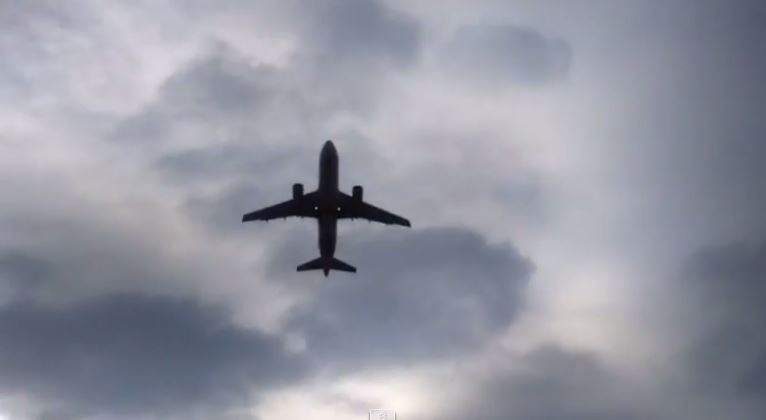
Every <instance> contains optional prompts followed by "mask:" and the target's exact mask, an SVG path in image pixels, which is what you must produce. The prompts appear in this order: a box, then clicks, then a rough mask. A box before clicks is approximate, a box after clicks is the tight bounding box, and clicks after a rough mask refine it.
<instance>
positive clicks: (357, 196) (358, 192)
mask: <svg viewBox="0 0 766 420" xmlns="http://www.w3.org/2000/svg"><path fill="white" fill-rule="evenodd" d="M351 195H352V197H354V200H356V201H362V197H363V196H364V189H363V188H362V186H361V185H354V188H353V189H352V190H351Z"/></svg>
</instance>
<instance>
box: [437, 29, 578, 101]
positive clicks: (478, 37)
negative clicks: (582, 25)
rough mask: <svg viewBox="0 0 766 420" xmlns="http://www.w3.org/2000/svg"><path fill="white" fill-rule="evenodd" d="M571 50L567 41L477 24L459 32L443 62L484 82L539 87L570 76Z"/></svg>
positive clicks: (528, 31)
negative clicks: (541, 84)
mask: <svg viewBox="0 0 766 420" xmlns="http://www.w3.org/2000/svg"><path fill="white" fill-rule="evenodd" d="M572 56H573V52H572V47H571V45H570V44H569V43H568V42H567V41H565V40H564V39H562V38H560V37H556V36H547V35H544V34H542V33H540V32H538V31H537V30H535V29H532V28H526V27H520V26H515V25H511V24H476V25H470V26H464V27H461V28H459V29H458V30H457V32H456V33H455V35H454V36H453V38H452V39H451V40H450V41H449V42H448V44H447V45H446V47H445V48H444V51H442V57H441V62H442V63H443V65H444V66H445V67H446V68H447V69H449V70H453V71H457V72H459V73H460V74H462V75H463V76H465V77H467V78H470V79H473V80H475V81H477V82H481V83H490V84H492V85H493V86H497V82H512V83H525V84H539V83H545V82H550V81H555V80H559V79H561V78H563V77H564V76H566V75H567V73H568V72H569V70H570V67H571V64H572Z"/></svg>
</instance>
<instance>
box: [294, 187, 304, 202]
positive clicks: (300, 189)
mask: <svg viewBox="0 0 766 420" xmlns="http://www.w3.org/2000/svg"><path fill="white" fill-rule="evenodd" d="M301 197H303V184H293V199H295V200H297V199H299V198H301Z"/></svg>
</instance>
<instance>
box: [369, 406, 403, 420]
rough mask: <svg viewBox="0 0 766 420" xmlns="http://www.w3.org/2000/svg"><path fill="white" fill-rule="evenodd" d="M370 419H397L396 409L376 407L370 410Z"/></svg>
mask: <svg viewBox="0 0 766 420" xmlns="http://www.w3.org/2000/svg"><path fill="white" fill-rule="evenodd" d="M369 420H396V411H394V410H386V409H384V408H376V409H374V410H370V419H369Z"/></svg>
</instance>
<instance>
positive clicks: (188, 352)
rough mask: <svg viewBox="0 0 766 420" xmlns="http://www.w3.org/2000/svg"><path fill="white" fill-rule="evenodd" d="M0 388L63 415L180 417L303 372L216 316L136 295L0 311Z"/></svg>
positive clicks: (278, 349) (277, 345)
mask: <svg viewBox="0 0 766 420" xmlns="http://www.w3.org/2000/svg"><path fill="white" fill-rule="evenodd" d="M0 341H2V342H3V346H2V348H1V349H0V388H2V389H3V392H5V393H10V394H11V395H13V394H16V393H24V394H31V395H33V396H35V397H38V398H40V399H42V400H43V401H47V402H49V403H51V404H52V405H54V406H55V405H61V407H62V409H63V410H65V411H74V412H77V413H80V415H85V414H94V415H95V414H109V415H111V416H114V415H123V416H128V417H130V416H139V415H158V416H163V415H165V416H169V415H171V414H172V415H178V414H179V413H183V412H192V411H193V410H199V409H220V408H221V407H224V408H225V407H228V406H229V405H237V404H244V403H246V402H247V401H248V398H249V396H250V392H251V390H257V389H260V390H263V389H265V388H268V387H271V386H275V385H277V384H280V383H285V382H288V381H291V380H295V379H296V378H298V377H300V375H302V374H303V373H304V372H305V369H306V365H305V363H303V361H301V360H300V359H298V358H295V357H292V356H290V355H288V354H286V353H285V352H283V350H282V345H281V341H280V340H279V339H278V337H275V336H270V335H266V334H263V333H258V332H256V331H249V330H243V329H241V328H238V327H235V326H233V325H232V324H231V323H230V322H229V321H228V319H227V317H226V312H225V311H223V310H222V309H220V308H215V307H207V306H203V305H200V304H199V303H196V302H193V301H190V300H180V299H170V298H160V297H151V296H147V295H140V294H122V295H111V296H106V297H102V298H98V299H94V300H90V301H86V302H81V303H78V304H76V305H74V306H58V307H49V306H40V305H37V304H32V303H29V302H16V303H12V304H9V305H6V306H4V307H2V308H0Z"/></svg>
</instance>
